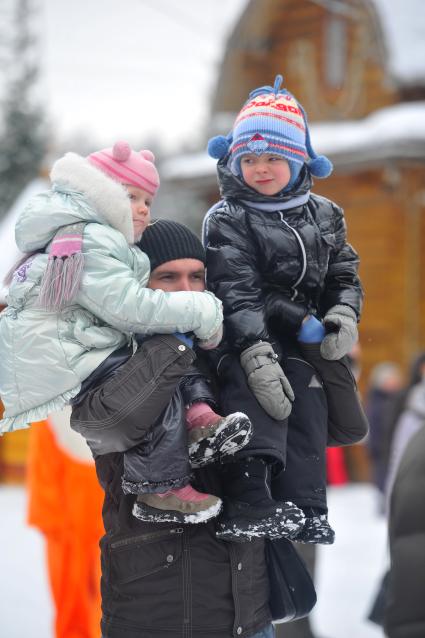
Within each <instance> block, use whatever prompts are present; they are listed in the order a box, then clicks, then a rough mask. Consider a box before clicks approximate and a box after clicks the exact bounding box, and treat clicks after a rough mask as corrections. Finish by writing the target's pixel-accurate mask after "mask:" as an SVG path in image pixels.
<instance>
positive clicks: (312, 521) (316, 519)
mask: <svg viewBox="0 0 425 638" xmlns="http://www.w3.org/2000/svg"><path fill="white" fill-rule="evenodd" d="M303 511H304V514H305V517H306V518H305V524H304V527H303V528H302V530H301V531H300V532H299V533H298V534H297V535H296V536H295V537H294V538H293V539H292V540H293V541H295V542H296V543H313V544H315V545H332V544H333V543H334V541H335V532H334V530H333V529H332V527H331V526H330V524H329V521H328V515H327V513H326V512H325V511H324V510H323V509H320V508H318V507H309V508H303Z"/></svg>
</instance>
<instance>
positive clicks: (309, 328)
mask: <svg viewBox="0 0 425 638" xmlns="http://www.w3.org/2000/svg"><path fill="white" fill-rule="evenodd" d="M325 334H326V331H325V328H324V326H323V324H322V322H321V321H319V320H318V319H316V317H314V316H313V315H309V316H308V317H307V319H305V320H304V321H303V323H302V325H301V328H300V331H299V332H298V337H297V339H298V341H300V342H301V343H321V341H322V340H323V338H324V336H325Z"/></svg>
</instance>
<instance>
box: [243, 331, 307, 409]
mask: <svg viewBox="0 0 425 638" xmlns="http://www.w3.org/2000/svg"><path fill="white" fill-rule="evenodd" d="M240 361H241V366H242V368H243V370H244V372H245V374H246V378H247V381H248V385H249V387H250V389H251V391H252V393H253V394H254V396H255V398H256V399H257V401H258V403H259V404H260V405H261V407H262V408H263V410H265V412H267V414H269V415H270V416H271V417H272V418H273V419H277V420H278V421H282V420H283V419H286V417H288V416H289V415H290V413H291V410H292V401H293V400H294V398H295V397H294V392H293V390H292V388H291V385H290V383H289V381H288V379H287V378H286V377H285V375H284V373H283V370H282V368H281V367H280V364H279V362H278V356H277V354H276V353H275V352H274V350H273V348H272V346H271V345H270V343H267V342H266V341H259V342H258V343H255V344H254V345H253V346H250V347H249V348H247V349H246V350H244V351H243V352H242V354H241V357H240Z"/></svg>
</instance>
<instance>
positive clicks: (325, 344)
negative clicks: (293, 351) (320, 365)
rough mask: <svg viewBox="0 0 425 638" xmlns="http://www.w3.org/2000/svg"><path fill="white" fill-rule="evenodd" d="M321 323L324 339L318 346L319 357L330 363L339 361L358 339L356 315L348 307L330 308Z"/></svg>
mask: <svg viewBox="0 0 425 638" xmlns="http://www.w3.org/2000/svg"><path fill="white" fill-rule="evenodd" d="M323 323H324V325H325V329H326V337H325V338H324V339H323V341H322V345H321V346H320V352H321V355H322V357H323V358H324V359H329V360H330V361H334V360H336V359H341V358H342V357H343V356H344V355H346V354H348V353H349V352H350V350H351V349H352V347H353V346H354V344H355V343H356V342H357V339H358V337H359V335H358V331H357V317H356V313H355V312H354V310H353V309H352V308H350V306H342V305H337V306H332V308H331V309H330V310H328V312H327V313H326V315H325V317H324V319H323Z"/></svg>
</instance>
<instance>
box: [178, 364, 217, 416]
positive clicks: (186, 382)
mask: <svg viewBox="0 0 425 638" xmlns="http://www.w3.org/2000/svg"><path fill="white" fill-rule="evenodd" d="M180 390H181V393H182V397H183V402H184V404H185V405H190V404H191V403H195V402H199V401H202V402H205V403H208V405H210V406H211V407H213V408H215V407H216V406H217V401H216V399H215V396H214V393H213V389H212V385H211V382H210V380H209V379H208V378H207V377H206V376H205V374H203V373H202V372H201V371H200V370H198V368H197V367H196V365H193V366H191V367H190V368H189V369H188V371H187V372H186V373H185V374H184V376H183V378H182V380H181V382H180Z"/></svg>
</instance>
